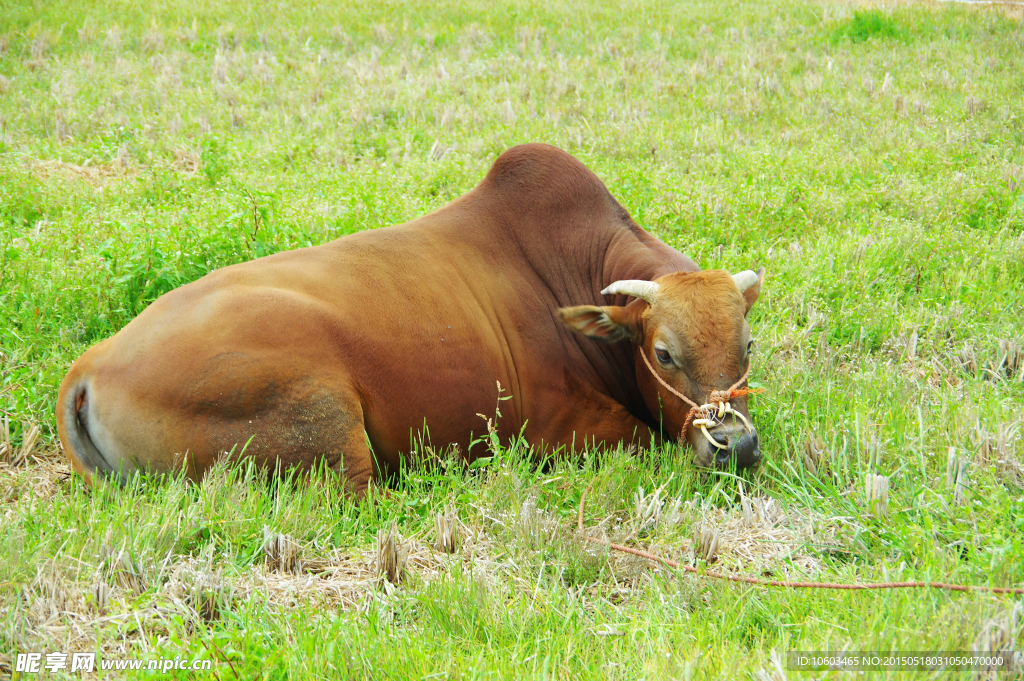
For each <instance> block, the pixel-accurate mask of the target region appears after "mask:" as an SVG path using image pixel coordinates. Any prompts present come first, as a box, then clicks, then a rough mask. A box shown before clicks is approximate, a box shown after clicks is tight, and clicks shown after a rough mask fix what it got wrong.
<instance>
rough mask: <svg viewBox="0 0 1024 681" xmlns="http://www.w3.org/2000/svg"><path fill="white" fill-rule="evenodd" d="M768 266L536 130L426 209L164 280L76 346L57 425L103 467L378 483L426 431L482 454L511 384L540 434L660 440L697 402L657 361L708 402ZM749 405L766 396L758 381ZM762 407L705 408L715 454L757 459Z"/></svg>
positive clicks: (537, 442)
mask: <svg viewBox="0 0 1024 681" xmlns="http://www.w3.org/2000/svg"><path fill="white" fill-rule="evenodd" d="M762 280H763V270H761V271H760V272H758V274H754V273H753V272H751V271H749V270H748V271H746V272H741V273H740V274H737V275H735V276H733V277H730V276H729V275H728V274H727V273H725V272H722V271H707V272H701V271H700V270H699V268H698V267H697V265H696V264H695V263H694V262H693V261H692V260H690V259H689V258H687V257H685V256H683V255H681V254H680V253H678V252H677V251H675V250H673V249H672V248H670V247H668V246H666V245H665V244H664V243H662V242H661V241H659V240H658V239H656V238H654V237H652V236H651V235H650V234H648V233H647V232H645V231H644V230H643V229H641V228H640V227H639V226H638V225H637V224H636V223H635V222H634V221H633V220H632V219H631V218H630V217H629V215H628V214H627V213H626V211H625V210H624V209H623V208H622V207H621V206H620V205H619V204H618V203H617V202H616V201H615V199H614V198H612V196H611V194H609V193H608V190H607V189H605V186H604V185H603V184H602V183H601V181H600V180H599V179H598V178H597V176H596V175H594V174H593V173H592V172H591V171H590V170H588V169H587V168H586V167H584V166H583V165H582V164H581V163H580V162H579V161H577V160H576V159H574V158H573V157H571V156H569V155H568V154H566V153H565V152H563V151H560V150H559V149H556V148H554V147H550V146H546V145H539V144H530V145H524V146H519V147H515V148H514V149H511V150H509V151H507V152H505V153H504V154H502V155H501V156H500V157H499V158H498V159H497V161H496V162H495V164H494V166H493V167H492V168H491V170H490V172H489V173H488V174H487V176H486V177H485V178H484V180H483V181H482V182H481V183H480V184H479V185H478V186H477V187H476V188H474V189H473V190H472V191H470V192H469V193H468V194H466V195H465V196H463V197H461V198H459V199H456V200H455V201H452V202H451V203H450V204H448V205H446V206H444V207H443V208H441V209H439V210H437V211H434V212H433V213H430V214H428V215H425V216H423V217H421V218H418V219H416V220H413V221H412V222H409V223H407V224H404V225H399V226H396V227H389V228H387V229H379V230H373V231H366V232H361V233H358V234H353V235H350V236H346V237H343V238H340V239H337V240H335V241H332V242H330V243H327V244H324V245H322V246H316V247H313V248H303V249H299V250H296V251H289V252H284V253H278V254H275V255H271V256H268V257H265V258H260V259H258V260H253V261H251V262H246V263H242V264H239V265H233V266H231V267H226V268H224V269H221V270H217V271H215V272H212V273H210V274H208V275H207V276H205V277H203V278H202V279H199V280H198V281H195V282H193V283H191V284H188V285H187V286H183V287H181V288H179V289H177V290H174V291H171V292H170V293H168V294H166V295H164V296H162V297H161V298H160V299H158V300H157V301H156V302H154V303H153V304H152V305H150V306H149V307H148V308H147V309H146V310H145V311H144V312H143V313H142V314H140V315H139V316H138V317H137V318H136V319H134V320H133V321H132V322H131V323H129V324H128V325H127V326H125V327H124V328H123V329H122V330H121V331H119V332H118V333H117V334H115V335H114V336H113V337H112V338H109V339H107V340H105V341H103V342H101V343H99V344H97V345H96V346H94V347H92V348H91V349H89V350H88V351H87V352H86V353H85V354H84V355H82V357H81V358H79V359H78V361H76V362H75V363H74V364H73V365H72V367H71V370H70V371H69V372H68V375H67V376H66V377H65V379H64V381H63V383H62V384H61V387H60V395H59V396H58V403H57V405H58V406H57V428H58V431H59V433H60V439H61V442H62V444H63V446H64V451H65V452H67V454H68V457H69V458H70V459H71V462H72V464H73V466H74V468H75V470H76V471H78V472H79V473H80V474H81V475H83V476H84V477H85V478H86V480H88V481H90V482H91V481H92V479H93V476H94V475H95V474H96V472H97V471H99V472H100V473H102V474H103V475H112V474H113V475H118V474H131V473H134V472H136V471H140V470H144V471H150V472H166V471H172V470H176V469H180V468H181V467H182V466H184V467H185V469H186V474H187V475H188V476H189V477H192V478H199V477H201V476H202V475H203V473H204V472H205V471H206V470H207V469H208V468H209V467H210V466H211V465H212V464H213V463H214V461H216V460H217V459H218V458H219V457H220V456H223V455H224V453H225V452H228V451H230V450H232V449H233V448H234V451H235V452H236V454H237V453H238V452H241V451H242V450H243V448H244V456H246V457H251V458H252V459H254V460H255V461H257V462H258V463H259V464H260V465H262V466H266V467H275V466H282V467H286V468H290V467H299V468H303V469H306V468H309V467H311V466H313V465H314V464H320V463H322V464H324V465H327V466H330V467H331V468H332V469H334V470H336V471H338V472H341V473H343V474H344V475H345V476H347V479H348V480H349V482H350V483H351V485H352V487H353V488H354V490H355V491H356V493H357V494H361V493H362V492H363V491H364V490H365V489H366V487H367V485H368V484H369V482H370V481H371V480H372V479H374V478H378V477H379V476H382V475H387V474H388V473H389V472H391V471H394V470H396V469H397V468H398V466H399V462H400V459H401V458H402V457H405V456H408V455H409V453H410V452H412V451H413V440H414V439H417V438H419V437H425V438H429V440H430V441H431V442H432V443H433V445H435V446H442V445H448V444H457V445H459V446H460V448H461V451H462V452H465V453H466V454H467V456H469V457H470V458H472V457H473V456H479V455H482V454H483V453H484V446H483V445H477V447H475V448H474V449H473V450H472V451H470V444H471V442H472V437H471V434H472V433H476V434H477V435H478V436H479V435H480V434H481V432H482V431H483V430H484V426H485V424H484V422H483V421H482V420H481V418H480V416H478V414H493V413H494V409H495V403H496V399H497V397H498V389H497V387H496V385H497V384H500V385H501V387H502V388H503V389H505V390H506V391H507V392H506V394H507V395H511V399H510V400H508V401H506V402H502V403H501V404H502V406H501V414H502V416H501V418H500V419H499V420H498V421H497V423H496V427H497V431H498V433H499V434H500V436H501V437H502V438H503V439H504V440H506V441H508V440H509V439H511V438H512V437H514V436H516V435H518V434H519V433H520V432H522V434H523V435H524V436H525V439H526V441H527V442H528V443H529V444H531V445H533V446H535V447H537V451H538V453H544V452H550V451H552V450H554V449H555V448H565V449H566V450H567V451H578V450H580V449H582V448H583V447H585V446H594V445H615V444H617V443H625V444H630V443H634V444H637V445H644V446H650V445H651V444H652V443H658V442H660V441H661V440H662V439H663V437H666V438H669V439H672V440H675V439H678V438H679V437H680V436H681V430H682V429H683V426H684V423H685V419H686V416H687V413H688V411H689V407H688V406H687V405H686V404H685V403H684V402H683V401H682V400H680V399H679V398H678V397H676V396H675V395H673V394H671V393H670V392H669V391H667V390H666V389H665V387H664V386H663V385H662V384H661V383H660V382H659V381H657V380H656V379H655V376H654V375H653V372H654V371H657V372H658V374H659V376H660V378H661V379H662V380H663V381H664V382H665V384H666V385H671V386H674V389H676V390H678V391H681V392H682V393H683V394H685V395H687V396H689V398H690V399H692V400H695V401H696V402H697V403H698V404H700V403H702V402H704V401H706V399H707V397H708V395H709V394H710V393H711V392H712V391H713V390H724V389H728V388H729V387H730V386H732V385H733V384H734V383H736V382H737V381H738V380H739V379H740V378H741V377H742V376H743V374H744V371H745V370H746V368H747V366H748V361H749V352H750V344H751V341H750V327H749V326H748V325H747V322H746V320H745V317H746V313H747V312H748V311H749V310H750V307H751V305H753V304H754V301H755V300H756V299H757V297H758V293H759V291H760V288H761V282H762ZM602 291H604V292H605V294H606V295H609V294H611V295H612V299H611V301H610V302H612V303H614V304H613V305H610V306H604V305H607V304H608V302H609V300H608V299H607V298H606V295H602ZM627 294H628V295H630V296H634V298H633V299H631V300H627ZM642 354H646V357H647V361H648V363H649V364H650V365H651V368H650V369H648V367H647V366H646V365H645V363H644V362H643V361H642V360H643V359H644V357H642ZM732 406H733V407H735V408H736V410H738V411H739V412H740V413H741V414H742V415H743V416H744V417H746V416H749V415H748V414H747V411H746V400H745V398H743V397H740V398H739V399H736V400H734V401H733V405H732ZM703 415H704V414H702V416H703ZM712 420H714V419H712ZM741 421H742V419H739V420H738V419H737V418H736V417H735V416H730V415H726V416H725V417H724V418H720V419H718V422H717V423H712V424H711V425H712V426H715V425H717V427H715V428H714V429H713V430H711V431H707V430H705V431H704V432H701V430H700V429H699V428H698V427H697V426H695V425H692V424H686V425H687V432H686V433H685V437H686V439H687V440H688V441H689V443H690V444H691V445H692V446H693V448H694V450H695V460H696V462H697V463H698V464H700V465H705V466H708V465H715V464H716V463H717V464H719V465H722V464H724V463H727V462H728V459H729V456H730V454H732V455H733V456H735V458H736V460H737V463H738V464H739V465H740V466H747V465H752V464H754V463H756V462H757V461H758V460H759V458H760V448H759V445H758V440H757V434H756V432H755V431H754V430H753V428H752V427H749V426H746V425H744V423H742V422H741ZM709 432H710V433H711V435H708V433H709ZM712 439H714V440H715V443H714V444H713V443H712V442H711V440H712Z"/></svg>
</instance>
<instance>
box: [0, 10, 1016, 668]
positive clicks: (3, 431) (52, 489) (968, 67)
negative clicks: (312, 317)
mask: <svg viewBox="0 0 1024 681" xmlns="http://www.w3.org/2000/svg"><path fill="white" fill-rule="evenodd" d="M1022 48H1024V27H1022V24H1021V21H1020V19H1019V18H1014V17H1010V16H1007V15H1005V14H1002V13H999V12H998V11H995V10H985V9H981V10H979V9H975V8H966V7H963V6H950V5H934V4H928V5H901V6H898V7H895V8H892V7H889V8H884V7H882V8H875V9H870V8H863V7H858V6H851V5H847V4H843V3H837V2H817V1H812V2H789V1H783V2H780V3H772V4H770V5H769V4H768V3H753V2H733V1H731V0H728V1H726V2H718V3H712V2H703V1H698V2H694V3H659V2H644V1H638V2H625V3H611V2H607V3H605V2H601V3H575V2H563V1H561V0H553V1H551V2H527V1H523V2H515V3H511V4H508V5H504V6H502V7H495V6H493V4H492V3H484V2H476V1H475V0H471V1H469V2H465V3H453V2H441V3H432V4H430V5H429V6H428V5H418V4H415V3H401V2H373V3H370V2H366V3H334V4H331V3H319V4H298V5H296V6H295V7H293V8H289V7H287V6H286V4H284V3H282V4H277V3H257V2H250V1H249V0H236V1H234V2H230V3H218V2H209V1H205V0H204V1H202V2H199V3H196V2H190V3H185V2H181V0H165V1H164V2H161V3H155V4H152V5H147V4H145V3H109V4H107V5H103V6H101V4H100V3H91V2H87V1H85V0H68V1H67V2H62V3H47V4H40V3H31V2H27V1H24V0H10V1H9V2H6V3H5V4H4V5H3V6H2V7H0V320H2V321H0V411H2V414H0V417H2V422H0V542H2V543H0V612H3V613H5V616H4V617H0V676H4V675H7V674H11V673H13V672H14V665H15V656H16V654H17V653H19V652H31V651H39V652H66V653H71V652H76V651H86V652H98V653H100V655H101V657H104V658H109V659H120V658H124V659H127V658H139V659H158V658H175V657H182V658H189V659H193V658H202V659H209V660H211V661H212V673H213V674H215V675H216V678H220V679H227V678H285V677H288V678H326V677H345V678H364V677H365V678H428V677H429V678H492V677H494V678H519V677H524V676H525V677H530V678H559V679H561V678H594V679H632V678H682V679H691V678H692V679H703V678H708V679H715V678H757V679H772V680H774V681H782V680H783V679H793V678H812V677H813V678H820V674H813V675H812V674H809V673H804V672H796V671H787V670H786V669H785V668H784V667H785V657H786V653H787V652H788V651H790V650H805V651H829V650H830V651H841V650H844V649H846V650H851V651H858V650H860V651H867V650H872V651H980V650H986V651H987V650H1008V649H1013V648H1016V649H1018V650H1020V649H1021V647H1022V645H1024V606H1022V603H1024V600H1022V599H1021V597H1019V596H1017V597H1014V596H997V595H993V594H990V593H984V592H978V591H974V592H969V593H951V592H944V591H933V590H896V591H822V590H800V589H783V588H767V587H760V586H749V585H739V584H734V583H728V582H723V581H719V580H714V579H710V578H708V577H705V576H695V575H692V574H686V573H683V572H681V571H680V572H677V571H675V570H672V569H669V568H666V567H664V566H659V565H658V564H654V563H651V562H647V561H644V560H642V559H639V558H636V557H633V556H627V555H625V554H621V553H616V552H609V551H608V550H605V549H603V548H601V547H599V546H598V545H596V544H592V543H589V542H587V541H585V540H583V539H582V538H581V537H580V536H579V533H578V532H577V530H576V522H577V517H576V514H577V509H578V506H579V503H580V501H581V497H582V496H583V494H584V492H585V491H586V490H589V492H587V496H586V505H585V507H584V511H583V519H584V524H585V525H586V527H587V528H588V529H587V530H586V532H587V533H588V534H589V535H590V536H598V537H605V538H608V539H610V540H612V541H617V542H619V543H623V544H628V545H632V546H636V547H639V548H647V549H649V550H650V551H652V552H654V553H656V554H658V555H661V556H664V557H667V558H671V559H673V560H677V561H680V562H685V563H687V564H696V565H697V566H698V567H699V569H700V570H702V571H703V570H717V571H721V572H727V573H732V574H740V575H751V576H764V577H770V578H773V579H793V580H819V581H827V582H841V583H847V584H848V583H854V582H867V581H871V582H874V581H889V580H934V581H943V582H955V583H959V584H968V585H977V586H1018V587H1019V586H1022V585H1024V560H1022V556H1024V465H1022V459H1024V448H1022V445H1021V441H1022V424H1024V417H1022V414H1021V411H1022V407H1024V349H1022V346H1024V321H1022V319H1024V107H1022V102H1024V49H1022ZM523 142H547V143H550V144H554V145H556V146H559V147H561V148H563V149H565V150H566V151H568V152H569V153H571V154H573V155H575V156H576V157H577V158H579V159H580V160H581V161H583V162H584V163H585V164H586V165H588V166H589V167H590V168H591V169H592V170H594V171H595V172H596V173H597V174H598V175H599V176H600V177H601V178H602V179H603V180H604V182H605V183H606V185H607V186H608V188H609V190H610V191H611V193H612V194H613V195H614V196H615V197H616V198H617V199H618V200H619V202H620V203H621V204H622V205H623V206H624V207H625V208H626V209H627V210H628V211H630V213H631V214H632V216H633V217H634V218H635V219H636V220H637V221H638V222H639V223H640V224H641V225H643V226H644V227H645V228H646V229H648V230H649V231H650V232H651V233H653V234H654V235H656V236H658V237H659V238H660V239H662V240H663V241H665V242H666V243H668V244H670V245H672V246H674V247H675V248H677V249H678V250H680V251H682V252H683V253H686V254H687V255H689V256H690V257H692V258H694V260H696V261H697V262H698V263H699V264H700V265H701V266H702V267H704V268H705V269H708V268H724V269H727V270H729V271H731V272H736V271H739V270H743V269H747V268H756V267H757V266H764V267H765V268H766V269H767V278H766V282H765V286H764V288H763V290H762V293H761V298H760V300H759V302H758V304H757V305H756V306H755V307H754V309H753V311H752V312H751V326H752V328H753V332H754V337H755V339H756V343H757V344H756V351H755V354H754V359H753V370H752V374H751V377H752V380H751V384H752V386H753V387H757V388H761V389H763V392H761V393H760V394H758V395H757V396H756V397H755V398H753V400H752V403H751V411H752V414H753V417H754V419H755V421H756V423H757V426H758V429H759V431H760V436H761V442H762V447H763V450H764V456H765V461H764V463H763V465H762V466H761V468H760V470H759V471H757V472H754V473H743V474H742V475H736V474H733V473H729V472H720V473H708V472H706V471H701V470H699V469H696V468H695V467H694V466H693V465H692V464H691V463H690V461H689V460H688V458H687V451H685V450H680V449H677V448H674V447H665V448H664V449H662V450H659V451H653V452H648V451H642V452H639V453H637V452H628V451H618V452H607V453H603V454H601V455H600V456H598V454H597V453H596V452H590V453H588V454H587V455H586V456H584V457H582V458H581V459H579V460H557V461H553V462H550V463H549V464H547V465H545V466H537V465H534V464H532V463H531V459H530V456H529V452H527V451H524V448H523V447H522V446H520V445H518V444H516V443H513V444H512V445H510V446H505V445H503V444H502V443H500V442H497V441H492V440H490V439H488V438H489V433H488V430H487V420H486V417H487V416H489V415H487V414H485V415H483V416H482V417H481V422H480V433H479V435H480V437H481V438H483V441H484V442H485V443H487V445H488V446H489V447H490V448H491V454H492V455H491V456H490V457H489V458H488V459H486V460H483V461H481V462H479V464H478V465H475V466H474V467H472V468H467V467H466V466H464V465H463V464H462V462H461V461H460V460H459V459H458V457H457V455H456V454H455V453H453V452H448V451H443V450H435V449H433V448H430V447H427V446H423V447H421V449H420V457H419V458H418V460H417V461H415V462H412V463H411V464H410V465H409V467H408V470H406V471H405V472H404V474H403V475H402V476H401V477H400V479H398V480H396V481H394V482H393V483H392V484H391V486H390V489H388V490H387V491H384V492H379V493H374V494H371V495H370V496H369V497H368V498H367V499H366V500H364V501H363V502H361V503H358V504H357V503H353V502H352V501H351V500H350V499H348V498H346V497H345V496H344V495H343V494H342V493H341V486H340V484H339V483H338V482H337V481H336V480H333V479H331V478H330V476H328V475H315V476H313V477H312V479H308V478H300V479H286V480H284V481H282V482H280V483H270V482H268V481H267V480H265V479H264V478H263V477H262V476H260V475H259V474H257V473H255V472H253V471H252V470H249V469H247V468H245V467H244V466H240V467H234V468H228V467H223V468H219V469H217V470H215V471H214V472H213V473H212V474H211V475H209V476H208V477H207V479H206V480H205V481H204V482H203V483H202V484H200V485H192V484H188V483H186V482H185V481H183V480H171V481H163V482H148V483H144V484H139V485H132V486H129V487H128V488H126V489H119V488H116V487H111V486H104V485H101V486H98V487H97V488H95V489H90V488H88V487H86V486H85V485H84V484H82V482H81V480H79V479H77V478H76V477H75V476H73V475H71V474H70V469H69V468H68V466H67V464H66V461H65V459H64V458H63V455H62V454H61V453H60V451H59V443H58V441H57V438H56V433H55V425H54V416H53V409H54V400H55V397H56V392H57V386H58V385H59V383H60V380H61V378H62V377H63V375H64V373H65V372H66V370H67V368H68V366H69V364H70V363H71V362H72V361H73V360H74V359H75V358H76V357H77V356H78V355H80V354H81V353H82V352H83V351H84V350H85V349H86V348H87V347H89V346H90V345H92V344H94V343H96V342H98V341H100V340H102V339H103V338H106V337H108V336H109V335H111V334H113V333H114V332H115V331H117V330H118V329H119V328H121V327H122V326H123V325H125V324H126V323H127V322H128V321H129V320H131V319H132V318H133V317H134V316H135V315H137V314H138V313H139V312H140V311H141V310H142V309H144V308H145V307H146V305H148V304H149V303H151V302H152V301H153V300H155V299H156V298H157V297H158V296H159V295H161V294H162V293H164V292H166V291H169V290H171V289H172V288H174V287H177V286H179V285H181V284H184V283H187V282H189V281H192V280H194V279H196V278H198V277H200V276H202V275H203V274H205V273H207V272H209V271H211V270H212V269H215V268H218V267H221V266H224V265H228V264H231V263H236V262H241V261H244V260H249V259H252V258H258V257H261V256H263V255H265V254H268V253H273V252H276V251H280V250H284V249H290V248H297V247H301V246H306V245H311V244H319V243H323V242H325V241H327V240H330V239H334V238H337V237H340V236H343V235H346V234H350V233H353V232H357V231H360V230H365V229H373V228H377V227H383V226H387V225H390V224H395V223H400V222H403V221H406V220H408V219H411V218H413V217H415V216H418V215H421V214H423V213H424V212H427V211H430V210H432V209H434V208H437V207H439V206H441V205H443V204H445V203H446V202H448V201H450V200H451V199H453V198H455V197H458V196H460V195H461V194H463V193H464V192H466V191H467V190H469V189H470V188H471V187H472V186H473V185H474V184H475V183H476V182H477V181H479V179H480V178H482V177H483V175H484V174H485V173H486V171H487V169H488V168H489V167H490V164H491V163H492V162H493V160H494V158H495V157H496V156H497V154H498V153H500V152H501V151H503V150H504V149H506V148H508V147H510V146H513V145H515V144H519V143H523ZM439 304H443V301H439ZM381 342H382V343H386V342H387V339H381ZM495 408H496V409H500V403H499V404H496V405H495ZM490 416H493V414H492V415H490ZM875 476H878V477H875ZM389 531H391V532H393V534H392V535H391V538H390V540H391V541H394V542H396V546H397V551H396V554H397V556H398V558H399V562H404V570H403V571H402V572H403V574H402V578H401V579H400V580H397V581H398V583H397V584H393V583H392V582H391V581H388V579H387V578H386V575H384V576H381V575H380V574H379V573H380V572H381V566H380V565H379V564H378V563H379V561H378V558H377V550H376V546H377V543H378V541H379V540H386V539H387V538H385V537H384V536H383V535H384V534H386V533H388V532H389ZM439 535H444V536H445V537H449V538H451V539H449V540H448V541H449V546H450V548H452V549H453V550H454V552H446V551H444V550H442V548H441V547H439V539H438V537H439ZM381 543H387V541H381ZM122 674H123V673H122ZM190 674H191V673H189V672H180V671H179V672H170V673H169V675H170V676H172V677H177V676H181V677H186V676H190ZM102 675H103V676H104V677H107V676H109V677H117V676H118V672H104V673H103V674H102ZM29 676H31V675H29ZM54 676H55V677H71V678H81V677H82V674H80V673H78V672H75V673H73V674H72V673H71V672H70V671H68V670H65V671H63V672H60V671H58V672H56V673H55V674H54ZM164 676H166V675H164ZM879 676H880V677H883V678H904V677H906V678H909V677H911V676H913V678H939V677H941V676H942V674H941V673H935V674H934V675H921V674H913V673H911V672H887V673H880V674H879Z"/></svg>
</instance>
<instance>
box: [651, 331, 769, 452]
mask: <svg viewBox="0 0 1024 681" xmlns="http://www.w3.org/2000/svg"><path fill="white" fill-rule="evenodd" d="M640 356H641V357H642V358H643V360H644V364H646V365H647V369H648V371H650V372H651V375H652V376H654V378H656V379H657V380H658V383H661V385H662V386H663V387H664V388H665V390H668V391H669V392H670V393H672V394H673V395H675V396H676V397H678V398H679V399H681V400H682V401H683V402H685V403H686V404H688V405H690V410H689V411H688V412H686V419H684V420H683V430H682V434H681V435H680V439H682V438H683V437H685V434H686V431H687V430H689V429H690V425H691V424H692V423H693V421H694V419H695V418H697V416H700V417H701V418H703V419H709V418H710V416H711V413H710V410H711V409H713V408H714V407H715V404H716V403H717V404H718V405H719V407H720V408H719V411H718V415H719V418H721V417H722V416H723V415H724V414H725V413H726V412H728V413H731V414H735V415H737V416H739V417H740V418H741V419H742V420H743V422H744V424H746V426H747V429H748V430H749V429H750V424H748V423H747V422H746V419H743V416H742V415H741V414H739V412H736V411H734V410H733V409H732V407H731V406H730V405H729V402H730V401H731V400H733V399H734V398H737V397H746V396H747V395H749V394H750V393H751V392H754V391H752V390H748V389H746V388H740V386H741V385H743V384H744V383H746V382H747V377H748V376H749V375H750V362H747V370H746V371H744V372H743V375H742V376H740V380H738V381H736V382H735V383H733V384H732V386H731V387H730V388H729V389H728V390H712V391H711V394H710V395H708V404H704V405H699V404H697V403H696V402H694V401H693V400H691V399H690V398H689V397H687V396H686V395H684V394H683V393H681V392H679V391H678V390H676V389H675V388H673V387H672V386H670V385H669V384H668V383H667V382H666V381H665V379H663V378H662V377H661V376H660V375H658V372H657V371H655V370H654V367H653V366H651V360H649V359H647V353H646V352H644V349H643V347H641V348H640ZM714 425H715V424H712V425H711V427H712V428H713V427H714ZM701 430H703V431H704V436H705V437H707V439H708V440H709V441H710V442H711V444H712V445H714V446H715V447H717V448H719V449H724V448H725V447H724V445H721V444H718V443H717V442H715V440H714V438H712V437H711V435H709V434H708V431H707V424H701Z"/></svg>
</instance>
